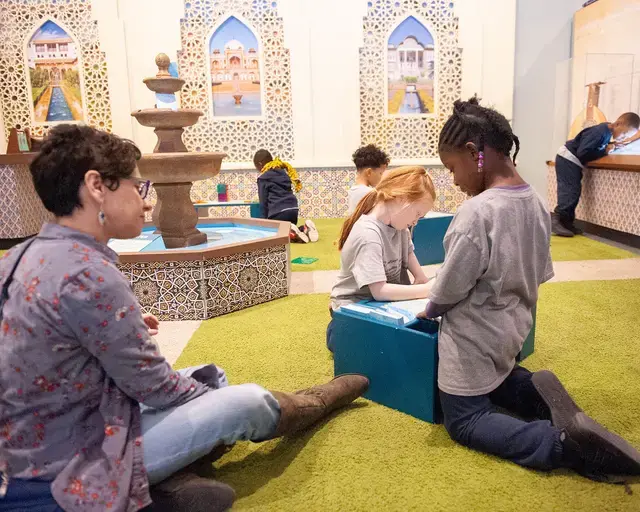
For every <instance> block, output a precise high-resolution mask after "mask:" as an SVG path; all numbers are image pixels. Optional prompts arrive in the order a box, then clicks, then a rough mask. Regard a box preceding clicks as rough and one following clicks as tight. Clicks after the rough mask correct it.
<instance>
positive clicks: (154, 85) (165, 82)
mask: <svg viewBox="0 0 640 512" xmlns="http://www.w3.org/2000/svg"><path fill="white" fill-rule="evenodd" d="M142 82H143V83H144V84H145V85H146V86H147V87H148V88H149V90H151V91H155V92H156V93H160V94H175V93H176V92H178V91H179V90H180V89H182V86H183V85H184V80H182V79H180V78H174V77H161V78H157V77H152V78H145V79H144V80H143V81H142Z"/></svg>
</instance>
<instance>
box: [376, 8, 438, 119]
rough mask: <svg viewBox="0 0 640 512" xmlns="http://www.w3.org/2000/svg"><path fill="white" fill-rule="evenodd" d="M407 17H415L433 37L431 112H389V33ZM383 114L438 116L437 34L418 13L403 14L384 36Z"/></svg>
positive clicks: (401, 116)
mask: <svg viewBox="0 0 640 512" xmlns="http://www.w3.org/2000/svg"><path fill="white" fill-rule="evenodd" d="M409 18H414V19H416V20H417V21H418V22H420V23H421V24H422V26H424V27H425V28H426V29H427V30H428V31H429V33H430V34H431V37H432V38H433V57H434V58H433V112H431V113H428V114H390V113H389V38H390V37H391V34H393V32H394V31H395V30H396V29H397V28H398V27H399V26H400V25H402V24H403V23H404V22H405V21H407V20H408V19H409ZM383 44H384V99H385V101H384V114H385V116H387V117H388V118H391V119H398V118H399V119H405V118H406V119H420V118H425V119H432V118H436V117H438V100H439V98H438V96H439V95H438V86H437V84H438V77H439V76H440V58H439V53H438V50H439V44H438V34H437V32H436V31H435V30H434V29H433V27H432V26H431V24H430V23H429V22H427V21H426V20H425V19H424V18H423V17H422V16H420V15H419V14H415V13H412V14H408V15H407V16H404V17H403V18H402V19H401V20H400V21H398V22H397V23H395V24H394V25H393V26H392V27H391V30H389V31H388V32H387V34H386V36H385V38H384V42H383Z"/></svg>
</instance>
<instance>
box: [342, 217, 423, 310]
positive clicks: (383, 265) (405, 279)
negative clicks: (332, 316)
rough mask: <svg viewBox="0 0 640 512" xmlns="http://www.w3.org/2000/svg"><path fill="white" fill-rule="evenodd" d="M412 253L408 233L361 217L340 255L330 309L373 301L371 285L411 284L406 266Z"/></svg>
mask: <svg viewBox="0 0 640 512" xmlns="http://www.w3.org/2000/svg"><path fill="white" fill-rule="evenodd" d="M412 252H413V243H412V242H411V234H410V233H409V230H408V229H403V230H397V229H395V228H393V227H391V226H387V225H386V224H384V223H383V222H380V221H379V220H377V219H375V218H373V217H372V216H370V215H363V216H362V217H360V218H359V219H358V220H357V222H356V223H355V224H354V225H353V228H352V230H351V233H350V234H349V238H347V242H346V243H345V244H344V247H343V248H342V252H341V254H340V273H339V274H338V279H337V280H336V283H335V285H334V286H333V290H332V291H331V309H333V310H336V309H338V308H339V307H341V306H344V305H346V304H353V303H356V302H360V301H362V300H372V299H373V295H371V291H370V290H369V285H370V284H373V283H379V282H382V281H386V282H387V283H393V284H411V281H410V279H409V272H408V265H409V255H410V254H411V253H412Z"/></svg>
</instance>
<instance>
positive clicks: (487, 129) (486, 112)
mask: <svg viewBox="0 0 640 512" xmlns="http://www.w3.org/2000/svg"><path fill="white" fill-rule="evenodd" d="M467 142H473V143H474V144H475V145H476V147H477V148H478V151H484V147H485V144H486V145H487V146H489V147H491V148H493V149H495V150H496V151H497V152H499V153H502V154H503V155H505V156H510V155H511V150H512V149H513V146H514V144H515V147H516V151H515V153H514V155H513V163H514V164H515V163H516V157H517V156H518V152H519V151H520V139H518V137H517V136H516V135H514V133H513V131H511V125H510V124H509V121H507V118H506V117H504V116H503V115H502V114H501V113H500V112H498V111H496V110H494V109H492V108H488V107H483V106H481V105H480V100H479V98H478V97H477V96H474V97H473V98H471V99H470V100H469V101H461V100H457V101H456V102H455V103H454V105H453V115H452V116H451V117H450V118H449V119H448V121H447V122H446V123H445V125H444V127H443V128H442V131H441V132H440V141H439V142H438V151H443V150H446V149H460V148H462V147H463V146H464V145H465V144H466V143H467Z"/></svg>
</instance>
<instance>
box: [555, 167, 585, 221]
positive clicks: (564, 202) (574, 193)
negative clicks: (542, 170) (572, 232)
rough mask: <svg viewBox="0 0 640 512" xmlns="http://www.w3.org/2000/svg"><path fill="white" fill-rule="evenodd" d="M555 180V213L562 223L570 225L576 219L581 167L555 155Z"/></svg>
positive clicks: (580, 189) (580, 188)
mask: <svg viewBox="0 0 640 512" xmlns="http://www.w3.org/2000/svg"><path fill="white" fill-rule="evenodd" d="M556 181H557V183H558V206H556V209H555V213H556V214H558V217H559V218H560V220H561V221H562V223H563V224H566V225H571V224H573V222H574V221H575V220H576V208H577V207H578V203H579V202H580V195H581V194H582V169H581V168H580V167H579V166H577V165H576V164H574V163H573V162H570V161H569V160H567V159H566V158H564V157H561V156H556Z"/></svg>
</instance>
